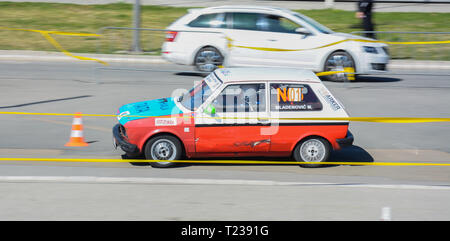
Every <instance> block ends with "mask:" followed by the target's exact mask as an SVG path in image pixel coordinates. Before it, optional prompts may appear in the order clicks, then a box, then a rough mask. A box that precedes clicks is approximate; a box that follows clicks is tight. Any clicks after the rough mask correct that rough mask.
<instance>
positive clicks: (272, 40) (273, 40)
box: [267, 39, 277, 42]
mask: <svg viewBox="0 0 450 241" xmlns="http://www.w3.org/2000/svg"><path fill="white" fill-rule="evenodd" d="M267 41H271V42H275V41H277V40H276V39H267Z"/></svg>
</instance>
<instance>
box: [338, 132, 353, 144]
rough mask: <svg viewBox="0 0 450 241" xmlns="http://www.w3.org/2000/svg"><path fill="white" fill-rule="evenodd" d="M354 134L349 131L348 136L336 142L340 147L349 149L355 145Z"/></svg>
mask: <svg viewBox="0 0 450 241" xmlns="http://www.w3.org/2000/svg"><path fill="white" fill-rule="evenodd" d="M353 140H354V138H353V134H352V133H351V132H350V131H347V135H346V136H345V138H342V139H336V142H337V143H338V144H339V147H341V148H342V147H347V146H351V145H353Z"/></svg>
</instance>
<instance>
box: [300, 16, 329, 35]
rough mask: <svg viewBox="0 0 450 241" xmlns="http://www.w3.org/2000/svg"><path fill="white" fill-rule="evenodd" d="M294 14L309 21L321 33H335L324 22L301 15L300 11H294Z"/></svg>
mask: <svg viewBox="0 0 450 241" xmlns="http://www.w3.org/2000/svg"><path fill="white" fill-rule="evenodd" d="M293 15H294V16H295V17H297V18H299V19H301V20H303V21H304V22H306V23H308V24H309V25H311V26H312V27H314V28H315V29H316V30H317V31H319V32H321V33H325V34H330V33H333V31H332V30H331V29H329V28H327V27H325V26H323V25H322V24H320V23H318V22H316V21H314V20H313V19H311V18H308V17H306V16H304V15H301V14H299V13H296V12H294V13H293Z"/></svg>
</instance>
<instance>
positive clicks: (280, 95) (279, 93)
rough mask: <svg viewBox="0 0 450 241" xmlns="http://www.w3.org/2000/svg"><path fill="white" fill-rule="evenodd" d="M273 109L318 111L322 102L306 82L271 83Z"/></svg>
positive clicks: (271, 108) (271, 106)
mask: <svg viewBox="0 0 450 241" xmlns="http://www.w3.org/2000/svg"><path fill="white" fill-rule="evenodd" d="M270 110H271V111H280V112H282V111H318V110H322V103H320V100H319V99H318V98H317V96H316V95H315V94H314V92H313V90H312V89H311V87H310V86H309V85H306V84H270Z"/></svg>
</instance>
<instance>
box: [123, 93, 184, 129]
mask: <svg viewBox="0 0 450 241" xmlns="http://www.w3.org/2000/svg"><path fill="white" fill-rule="evenodd" d="M118 112H119V113H118V115H119V116H118V117H117V119H118V120H119V123H120V124H122V125H125V123H127V122H128V121H132V120H139V119H144V118H148V117H153V116H165V115H175V114H181V113H183V112H182V111H181V110H180V109H179V108H178V107H177V106H176V105H175V102H174V100H173V98H162V99H156V100H147V101H141V102H136V103H131V104H126V105H124V106H122V107H120V108H119V111H118Z"/></svg>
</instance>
